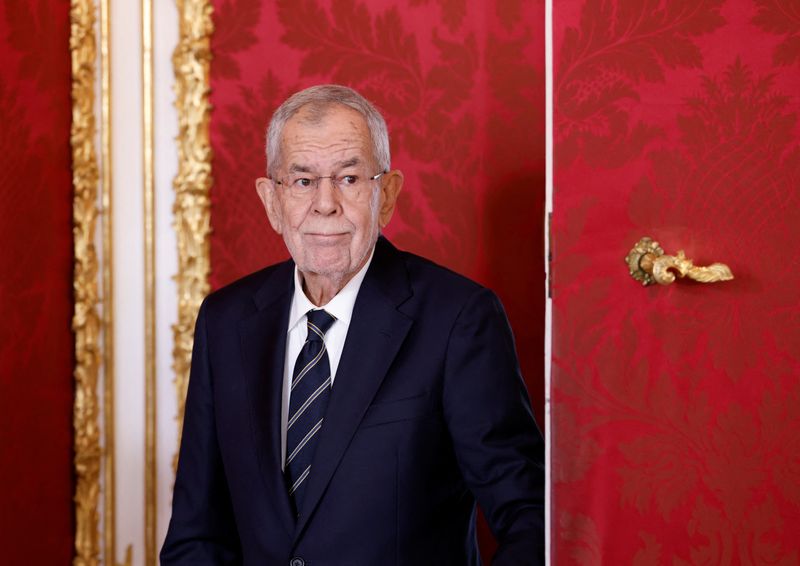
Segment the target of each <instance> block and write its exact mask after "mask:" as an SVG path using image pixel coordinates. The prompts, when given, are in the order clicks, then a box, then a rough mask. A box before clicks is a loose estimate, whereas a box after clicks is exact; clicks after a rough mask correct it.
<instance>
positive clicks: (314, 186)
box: [272, 169, 389, 195]
mask: <svg viewBox="0 0 800 566" xmlns="http://www.w3.org/2000/svg"><path fill="white" fill-rule="evenodd" d="M388 172H389V171H387V170H385V169H384V170H383V171H381V172H380V173H377V174H375V175H373V176H372V177H367V178H366V179H364V182H365V183H367V182H369V181H377V180H378V179H380V178H381V177H383V176H384V175H386V174H387V173H388ZM345 177H355V175H352V174H350V175H317V176H316V177H301V178H305V179H308V180H309V181H311V185H309V187H308V188H309V189H313V190H309V191H308V193H306V194H309V195H312V194H314V193H315V192H316V191H317V190H318V189H319V184H320V182H321V181H322V179H330V181H331V184H332V185H333V186H334V187H336V188H337V189H339V190H340V191H341V192H342V193H344V192H345V191H344V190H343V189H342V188H341V187H340V186H339V184H338V183H337V182H336V181H335V179H336V178H342V179H343V178H345ZM299 180H300V179H296V180H295V181H299ZM272 182H273V183H275V184H276V185H281V186H283V187H286V188H287V189H288V190H289V191H290V192H291V191H292V185H293V183H286V182H285V180H284V181H281V180H279V179H276V178H273V179H272Z"/></svg>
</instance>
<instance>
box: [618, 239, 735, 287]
mask: <svg viewBox="0 0 800 566" xmlns="http://www.w3.org/2000/svg"><path fill="white" fill-rule="evenodd" d="M625 263H627V264H628V269H629V270H630V273H631V277H633V278H634V279H636V280H637V281H641V282H642V285H652V284H653V283H658V284H660V285H669V284H670V283H672V282H673V281H675V274H676V273H677V275H678V277H688V278H689V279H694V280H695V281H699V282H700V283H714V282H716V281H730V280H731V279H733V273H731V269H730V268H729V267H728V266H727V265H725V264H724V263H712V264H711V265H709V266H708V267H697V266H695V265H694V264H693V263H692V260H690V259H688V258H687V257H686V256H685V255H684V253H683V250H680V251H679V252H678V253H676V254H675V255H674V256H671V255H666V254H664V250H663V249H662V248H661V246H659V245H658V242H656V241H653V239H652V238H648V237H644V238H642V239H641V240H639V241H638V242H637V243H636V245H635V246H634V247H633V249H632V250H631V251H630V252H628V255H627V256H625Z"/></svg>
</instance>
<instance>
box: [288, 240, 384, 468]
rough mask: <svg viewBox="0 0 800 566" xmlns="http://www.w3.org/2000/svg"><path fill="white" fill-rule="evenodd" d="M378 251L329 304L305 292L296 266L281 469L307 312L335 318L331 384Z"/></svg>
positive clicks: (330, 336) (328, 343) (328, 338)
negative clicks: (316, 301)
mask: <svg viewBox="0 0 800 566" xmlns="http://www.w3.org/2000/svg"><path fill="white" fill-rule="evenodd" d="M374 253H375V249H374V248H373V250H372V253H370V256H369V259H368V260H367V263H365V264H364V266H363V267H362V268H361V269H360V270H359V271H358V273H356V274H355V275H354V276H353V278H352V279H351V280H350V281H348V282H347V285H345V286H344V288H342V290H341V291H339V292H338V293H337V294H336V295H335V296H334V297H333V298H332V299H331V300H330V301H329V302H328V304H326V305H322V306H320V307H318V306H316V305H315V304H314V303H312V302H311V301H310V300H308V297H306V294H305V292H304V291H303V284H302V281H301V280H300V271H299V270H298V269H297V267H296V266H295V268H294V296H293V297H292V306H291V308H290V310H289V328H288V330H287V336H286V356H285V357H284V363H283V403H282V405H281V454H282V455H283V458H282V460H281V469H283V468H284V466H285V462H286V423H287V421H288V419H289V393H290V391H291V385H292V373H293V372H294V364H295V362H296V361H297V356H298V355H299V354H300V350H301V349H302V348H303V344H304V343H305V341H306V335H307V334H308V326H307V325H306V318H307V317H306V313H307V312H308V311H310V310H312V309H313V310H316V309H325V310H326V311H327V312H328V314H330V315H332V316H334V317H335V318H336V320H335V321H334V322H333V324H332V325H331V327H330V328H329V329H328V331H327V332H326V333H325V348H326V349H327V351H328V361H329V362H330V366H331V387H333V384H334V382H335V380H336V369H337V368H338V367H339V359H340V358H341V357H342V350H343V349H344V341H345V338H347V329H348V328H350V319H351V317H352V316H353V307H354V306H355V304H356V297H357V296H358V290H359V289H360V288H361V283H362V281H364V276H365V275H366V274H367V269H369V264H370V263H372V255H373V254H374Z"/></svg>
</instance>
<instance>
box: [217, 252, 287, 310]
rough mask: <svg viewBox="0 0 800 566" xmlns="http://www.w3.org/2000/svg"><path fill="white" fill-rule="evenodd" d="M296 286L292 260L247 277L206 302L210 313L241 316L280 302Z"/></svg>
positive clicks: (222, 289)
mask: <svg viewBox="0 0 800 566" xmlns="http://www.w3.org/2000/svg"><path fill="white" fill-rule="evenodd" d="M293 283H294V263H293V262H292V261H291V260H287V261H283V262H281V263H276V264H274V265H270V266H268V267H265V268H263V269H260V270H258V271H255V272H253V273H250V274H249V275H245V276H244V277H241V278H240V279H237V280H235V281H233V282H231V283H228V284H227V285H225V286H223V287H220V288H219V289H217V290H215V291H213V292H211V293H210V294H209V295H208V296H207V297H206V298H205V300H204V301H203V303H204V306H205V308H206V309H208V310H209V311H211V312H214V313H216V314H223V313H226V312H228V313H229V312H231V311H235V312H241V310H242V309H247V310H250V309H252V308H253V306H254V305H256V304H259V303H260V302H263V301H267V302H269V301H270V299H278V298H279V297H280V296H282V295H283V294H284V293H285V292H287V291H289V290H291V289H292V285H293Z"/></svg>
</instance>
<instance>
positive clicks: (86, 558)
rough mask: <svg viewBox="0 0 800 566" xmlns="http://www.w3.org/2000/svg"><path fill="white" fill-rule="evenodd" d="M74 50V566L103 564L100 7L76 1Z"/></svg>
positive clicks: (72, 11)
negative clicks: (97, 243) (97, 84)
mask: <svg viewBox="0 0 800 566" xmlns="http://www.w3.org/2000/svg"><path fill="white" fill-rule="evenodd" d="M69 49H70V56H71V66H72V125H71V129H70V145H71V148H72V164H73V165H72V183H73V191H74V196H73V238H74V250H75V260H74V274H73V289H74V292H75V311H74V314H73V318H72V329H73V331H74V332H75V372H74V376H75V403H74V410H73V427H74V442H75V456H74V462H75V475H76V484H75V498H74V501H75V557H74V560H73V564H75V566H94V565H96V564H98V560H99V552H100V537H99V530H98V525H99V512H98V502H99V497H100V461H101V456H102V451H101V448H100V427H99V418H98V417H99V408H98V406H99V403H98V396H97V383H98V372H99V367H100V359H101V350H100V346H99V341H100V329H101V319H100V316H99V314H98V302H99V299H98V276H97V275H98V261H97V250H96V249H95V244H94V242H95V228H96V225H97V216H98V200H97V199H98V166H97V152H96V148H95V134H96V118H95V111H94V103H95V95H94V89H95V79H96V58H97V41H96V38H95V4H94V2H93V1H92V0H71V3H70V40H69Z"/></svg>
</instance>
